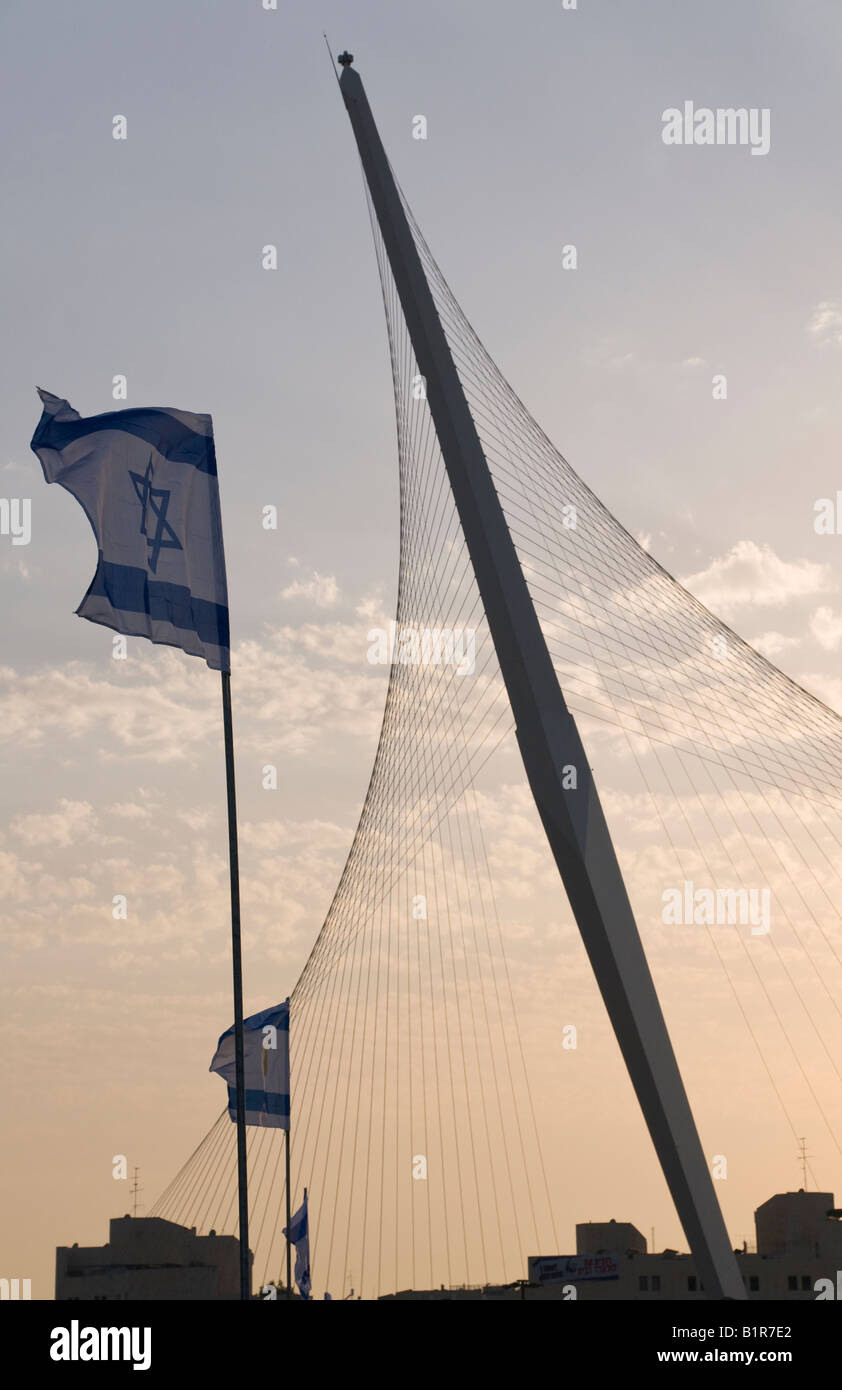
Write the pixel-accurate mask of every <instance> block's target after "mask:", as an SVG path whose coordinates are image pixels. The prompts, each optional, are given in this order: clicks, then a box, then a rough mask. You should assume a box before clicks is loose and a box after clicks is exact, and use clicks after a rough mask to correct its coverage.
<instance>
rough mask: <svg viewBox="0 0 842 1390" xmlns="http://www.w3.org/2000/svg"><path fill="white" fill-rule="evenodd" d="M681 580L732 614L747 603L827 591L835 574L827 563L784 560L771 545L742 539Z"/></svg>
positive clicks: (705, 600) (711, 605) (713, 606)
mask: <svg viewBox="0 0 842 1390" xmlns="http://www.w3.org/2000/svg"><path fill="white" fill-rule="evenodd" d="M681 583H682V584H683V585H684V586H685V588H687V589H689V590H690V592H691V593H692V594H695V596H696V598H698V599H700V600H701V602H702V603H704V604H705V606H706V607H707V608H710V609H712V610H713V612H716V613H721V614H728V613H733V612H734V610H735V609H737V608H740V607H742V606H743V605H753V606H755V607H757V608H767V607H771V606H773V605H774V604H784V603H788V602H789V600H790V599H794V598H804V597H807V596H809V595H812V594H820V593H823V592H825V591H826V590H827V589H828V588H830V587H831V578H830V569H829V567H828V566H827V565H817V564H814V563H813V562H812V561H810V560H793V561H789V560H782V559H781V558H780V556H779V555H776V554H775V552H774V551H773V550H772V549H771V547H770V546H768V545H763V546H760V545H757V544H755V542H754V541H738V542H737V544H736V545H735V546H733V547H732V548H731V550H729V551H728V553H727V555H720V556H718V557H717V558H716V559H715V560H713V561H712V562H711V564H710V565H709V566H708V568H707V569H706V570H700V571H699V572H698V573H696V574H691V575H688V576H687V577H686V578H684V579H682V580H681Z"/></svg>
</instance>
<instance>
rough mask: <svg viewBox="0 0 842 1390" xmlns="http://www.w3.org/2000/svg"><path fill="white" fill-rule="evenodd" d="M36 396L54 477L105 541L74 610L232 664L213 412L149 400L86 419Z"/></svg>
mask: <svg viewBox="0 0 842 1390" xmlns="http://www.w3.org/2000/svg"><path fill="white" fill-rule="evenodd" d="M38 395H39V396H40V397H41V400H42V402H43V406H44V410H43V414H42V415H41V419H40V420H39V422H38V428H37V429H36V431H35V433H34V435H33V436H32V446H31V447H32V449H33V450H34V452H35V453H36V454H37V455H38V458H39V459H40V460H41V467H42V468H43V470H44V477H45V478H46V480H47V482H48V483H61V485H62V487H65V488H67V491H68V492H72V494H73V496H74V497H75V498H76V500H77V501H78V502H80V503H81V505H82V507H84V509H85V513H86V515H87V518H88V520H89V522H90V523H91V527H92V529H93V533H94V535H95V536H96V542H97V546H98V547H99V560H98V563H97V569H96V574H95V575H94V577H93V580H92V582H91V586H90V588H89V589H88V592H87V593H86V594H85V597H84V598H83V600H82V602H81V604H80V605H79V607H78V608H77V610H76V612H77V613H78V614H79V616H80V617H81V618H88V619H89V621H90V622H92V623H103V624H104V625H105V626H106V627H111V628H114V629H115V630H116V631H117V632H124V633H126V634H127V635H129V636H132V637H148V638H149V640H150V642H162V643H164V644H166V645H167V646H170V647H181V649H182V651H185V652H189V653H190V654H191V655H192V656H203V657H204V658H205V661H206V662H207V663H208V666H211V667H212V668H213V669H214V670H215V671H228V670H230V638H229V635H228V586H227V584H226V580H225V556H224V552H223V549H222V518H221V516H220V511H219V486H218V483H217V477H216V455H215V452H214V447H213V426H212V423H211V417H210V416H209V415H191V414H190V412H189V411H186V410H171V409H160V410H153V409H147V410H115V411H111V412H110V413H109V414H107V415H93V416H91V417H90V418H89V419H87V420H83V419H82V418H81V417H80V415H79V414H78V412H77V411H75V410H74V409H73V407H72V406H70V405H68V403H67V401H63V400H60V399H59V398H58V396H51V395H50V393H49V391H42V390H40V388H39V390H38Z"/></svg>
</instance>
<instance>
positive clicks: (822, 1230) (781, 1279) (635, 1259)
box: [389, 1190, 842, 1302]
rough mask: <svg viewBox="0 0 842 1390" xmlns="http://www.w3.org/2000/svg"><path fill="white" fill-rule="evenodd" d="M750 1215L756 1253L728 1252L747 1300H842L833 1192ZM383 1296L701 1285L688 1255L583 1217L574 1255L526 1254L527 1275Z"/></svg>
mask: <svg viewBox="0 0 842 1390" xmlns="http://www.w3.org/2000/svg"><path fill="white" fill-rule="evenodd" d="M754 1219H755V1231H756V1234H757V1249H756V1251H748V1250H745V1249H744V1250H742V1251H740V1250H738V1251H735V1255H736V1258H737V1265H738V1267H739V1271H740V1274H741V1276H742V1279H743V1282H744V1284H745V1287H746V1292H747V1294H748V1297H749V1299H751V1300H754V1301H760V1302H766V1301H769V1302H779V1301H785V1300H790V1299H798V1300H803V1301H808V1300H813V1301H815V1300H816V1299H817V1298H818V1297H819V1294H822V1296H823V1297H825V1298H827V1297H837V1298H839V1299H842V1210H839V1209H837V1208H836V1207H835V1205H834V1199H833V1193H832V1192H805V1191H803V1190H802V1191H800V1192H782V1193H778V1194H777V1196H775V1197H770V1198H769V1200H768V1202H764V1203H763V1205H762V1206H760V1207H758V1208H757V1211H756V1212H755V1214H754ZM819 1280H824V1281H829V1284H828V1283H825V1284H819ZM817 1285H818V1287H817ZM831 1289H832V1291H833V1292H831V1291H830V1290H831ZM389 1297H390V1298H397V1299H406V1298H419V1299H449V1300H459V1301H461V1300H462V1299H471V1300H473V1299H492V1300H497V1299H500V1300H510V1299H529V1300H533V1299H534V1300H544V1299H572V1298H576V1299H577V1300H579V1301H582V1300H593V1299H600V1300H605V1299H608V1300H612V1299H617V1300H632V1301H637V1300H641V1301H657V1300H658V1299H698V1298H703V1297H704V1289H703V1288H702V1285H701V1282H700V1280H699V1277H698V1274H697V1272H696V1265H695V1261H694V1259H693V1256H692V1255H682V1254H679V1252H678V1251H677V1250H661V1251H660V1252H658V1253H655V1252H650V1251H649V1250H648V1248H647V1243H646V1239H645V1237H644V1236H642V1235H641V1233H640V1231H638V1229H637V1227H635V1226H633V1225H632V1224H631V1222H627V1221H588V1222H583V1223H580V1224H579V1225H577V1227H576V1254H575V1255H532V1256H530V1257H529V1268H528V1278H527V1279H526V1280H523V1281H521V1280H518V1281H516V1282H515V1283H514V1284H508V1285H493V1286H492V1285H486V1286H484V1287H477V1288H453V1289H445V1288H441V1289H431V1290H428V1291H424V1292H416V1291H415V1290H405V1291H403V1292H402V1293H397V1294H391V1295H389Z"/></svg>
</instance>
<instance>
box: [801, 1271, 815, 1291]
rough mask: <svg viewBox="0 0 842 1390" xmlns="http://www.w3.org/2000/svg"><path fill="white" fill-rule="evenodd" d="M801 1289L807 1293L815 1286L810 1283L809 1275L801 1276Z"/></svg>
mask: <svg viewBox="0 0 842 1390" xmlns="http://www.w3.org/2000/svg"><path fill="white" fill-rule="evenodd" d="M801 1287H802V1289H804V1290H805V1292H806V1290H807V1289H811V1288H812V1287H813V1285H812V1284H811V1283H810V1276H809V1274H802V1275H801Z"/></svg>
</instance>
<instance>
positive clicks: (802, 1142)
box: [798, 1139, 813, 1192]
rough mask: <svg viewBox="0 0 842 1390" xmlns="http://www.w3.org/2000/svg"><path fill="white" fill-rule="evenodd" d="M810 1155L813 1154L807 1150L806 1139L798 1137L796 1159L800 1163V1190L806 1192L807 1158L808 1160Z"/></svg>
mask: <svg viewBox="0 0 842 1390" xmlns="http://www.w3.org/2000/svg"><path fill="white" fill-rule="evenodd" d="M812 1157H813V1154H808V1152H807V1140H806V1139H799V1140H798V1160H799V1162H800V1164H801V1190H802V1192H806V1191H807V1160H808V1159H809V1158H812Z"/></svg>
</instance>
